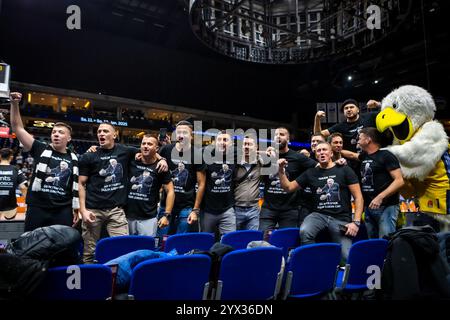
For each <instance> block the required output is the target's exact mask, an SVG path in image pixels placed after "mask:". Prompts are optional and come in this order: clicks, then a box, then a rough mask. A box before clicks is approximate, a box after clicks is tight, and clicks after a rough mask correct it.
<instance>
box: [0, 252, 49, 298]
mask: <svg viewBox="0 0 450 320" xmlns="http://www.w3.org/2000/svg"><path fill="white" fill-rule="evenodd" d="M0 266H1V268H0V300H23V299H26V298H28V297H29V296H30V295H31V294H32V293H33V292H34V290H35V289H36V288H37V287H38V286H39V284H40V283H41V282H42V281H43V280H44V278H45V276H46V274H47V267H48V263H47V262H43V261H38V260H34V259H25V258H21V257H17V256H14V255H12V254H9V253H0Z"/></svg>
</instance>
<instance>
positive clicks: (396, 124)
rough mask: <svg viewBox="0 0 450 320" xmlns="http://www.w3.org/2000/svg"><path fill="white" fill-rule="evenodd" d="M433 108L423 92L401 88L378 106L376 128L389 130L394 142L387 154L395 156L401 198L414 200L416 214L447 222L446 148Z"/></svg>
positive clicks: (449, 173) (449, 157)
mask: <svg viewBox="0 0 450 320" xmlns="http://www.w3.org/2000/svg"><path fill="white" fill-rule="evenodd" d="M435 112H436V106H435V104H434V100H433V98H432V96H431V95H430V94H429V93H428V92H427V91H426V90H425V89H423V88H420V87H417V86H412V85H407V86H402V87H400V88H398V89H396V90H394V91H392V92H391V93H390V94H389V95H387V96H386V97H385V98H384V99H383V101H382V103H381V112H380V113H379V114H378V115H377V118H376V125H377V129H378V131H380V132H384V131H385V130H387V129H389V130H391V132H392V134H393V136H394V141H393V143H392V145H391V146H388V147H387V150H389V151H391V152H392V153H393V154H394V155H396V156H397V158H398V160H399V162H400V166H401V170H402V174H403V178H404V179H405V182H406V184H405V187H404V188H403V189H402V190H401V194H402V195H403V196H404V197H405V198H411V197H415V198H416V199H417V200H418V204H419V211H420V212H422V213H424V214H427V215H429V216H431V217H433V218H435V219H436V220H438V221H441V222H444V221H447V223H448V222H450V219H449V217H450V215H449V213H450V184H449V179H450V154H449V150H450V146H449V142H448V137H447V134H446V133H445V130H444V127H443V126H442V124H441V123H439V122H438V121H436V120H433V119H434V115H435Z"/></svg>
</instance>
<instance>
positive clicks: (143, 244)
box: [95, 236, 155, 263]
mask: <svg viewBox="0 0 450 320" xmlns="http://www.w3.org/2000/svg"><path fill="white" fill-rule="evenodd" d="M136 250H155V239H154V238H153V237H149V236H118V237H109V238H103V239H101V240H100V241H99V242H98V243H97V247H96V248H95V260H96V261H97V262H98V263H105V262H108V261H110V260H112V259H115V258H117V257H120V256H122V255H124V254H127V253H130V252H133V251H136Z"/></svg>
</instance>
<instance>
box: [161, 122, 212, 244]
mask: <svg viewBox="0 0 450 320" xmlns="http://www.w3.org/2000/svg"><path fill="white" fill-rule="evenodd" d="M175 135H176V143H171V144H167V145H165V146H163V147H162V148H161V149H160V155H161V156H162V157H164V158H165V159H167V163H168V165H169V170H170V172H171V175H172V181H173V184H174V191H175V202H174V206H173V210H172V213H171V215H170V216H168V217H167V218H168V219H169V221H170V223H169V227H168V228H167V227H165V228H160V229H159V230H158V236H163V235H165V234H174V233H185V232H190V231H197V230H198V216H199V215H200V205H201V203H202V199H203V194H204V193H205V181H206V176H205V165H204V164H202V163H201V158H200V161H199V163H196V162H195V153H196V152H198V153H200V155H201V152H202V150H201V149H195V147H194V146H193V145H192V138H193V126H192V124H191V123H190V122H188V121H184V120H183V121H180V122H178V123H177V125H176V128H175ZM196 184H198V189H197V192H196V191H195V185H196ZM165 202H166V194H165V192H163V196H162V198H161V205H160V208H159V212H158V216H159V217H162V216H163V214H164V212H165V211H166V209H167V208H166V206H165Z"/></svg>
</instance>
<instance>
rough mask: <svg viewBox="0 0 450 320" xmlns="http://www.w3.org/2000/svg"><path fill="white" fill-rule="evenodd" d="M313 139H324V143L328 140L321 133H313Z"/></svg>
mask: <svg viewBox="0 0 450 320" xmlns="http://www.w3.org/2000/svg"><path fill="white" fill-rule="evenodd" d="M313 137H322V139H323V140H324V141H325V140H327V138H326V137H325V136H324V135H323V134H321V133H320V132H316V133H313V134H312V135H311V139H312V138H313Z"/></svg>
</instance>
